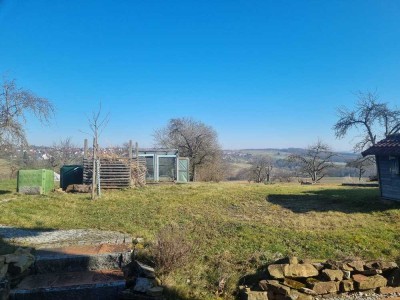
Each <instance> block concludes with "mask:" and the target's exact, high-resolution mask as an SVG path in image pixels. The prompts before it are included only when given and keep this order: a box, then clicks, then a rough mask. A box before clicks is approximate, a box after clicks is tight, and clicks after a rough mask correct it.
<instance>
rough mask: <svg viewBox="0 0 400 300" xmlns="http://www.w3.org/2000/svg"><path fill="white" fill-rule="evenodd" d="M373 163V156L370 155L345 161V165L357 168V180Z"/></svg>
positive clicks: (359, 179)
mask: <svg viewBox="0 0 400 300" xmlns="http://www.w3.org/2000/svg"><path fill="white" fill-rule="evenodd" d="M374 165H375V158H374V157H371V156H367V157H362V156H360V157H357V158H356V159H354V160H351V161H349V162H347V164H346V167H350V168H355V169H357V173H358V181H361V178H362V176H363V175H364V174H365V172H366V171H367V170H368V168H370V167H372V166H374Z"/></svg>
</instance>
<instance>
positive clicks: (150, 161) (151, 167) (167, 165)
mask: <svg viewBox="0 0 400 300" xmlns="http://www.w3.org/2000/svg"><path fill="white" fill-rule="evenodd" d="M138 155H139V157H144V158H145V159H146V169H147V171H146V181H147V182H151V181H153V182H168V181H170V182H172V181H177V182H188V181H189V159H188V158H186V157H179V151H178V150H177V149H157V148H146V149H139V152H138Z"/></svg>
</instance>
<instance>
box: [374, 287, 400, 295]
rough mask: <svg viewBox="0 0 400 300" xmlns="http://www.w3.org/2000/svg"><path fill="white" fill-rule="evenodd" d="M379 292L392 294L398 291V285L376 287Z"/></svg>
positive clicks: (399, 289) (399, 291) (399, 288)
mask: <svg viewBox="0 0 400 300" xmlns="http://www.w3.org/2000/svg"><path fill="white" fill-rule="evenodd" d="M378 293H379V294H394V293H400V286H398V287H393V286H383V287H380V288H379V289H378Z"/></svg>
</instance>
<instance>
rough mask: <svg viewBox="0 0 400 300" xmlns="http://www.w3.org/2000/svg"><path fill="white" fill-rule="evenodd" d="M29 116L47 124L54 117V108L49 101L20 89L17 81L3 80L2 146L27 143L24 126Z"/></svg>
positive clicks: (0, 109) (0, 102)
mask: <svg viewBox="0 0 400 300" xmlns="http://www.w3.org/2000/svg"><path fill="white" fill-rule="evenodd" d="M28 114H33V115H34V116H35V117H36V118H37V119H38V120H39V121H40V122H41V123H43V124H45V123H48V122H49V120H50V119H51V118H52V117H53V115H54V106H53V105H52V104H51V103H50V101H49V100H48V99H46V98H41V97H38V96H36V95H35V94H34V93H32V92H31V91H29V90H27V89H23V88H20V87H18V86H17V85H16V81H15V79H13V80H9V79H7V78H3V82H2V83H1V90H0V145H2V146H3V147H4V146H7V145H23V144H26V143H27V141H26V135H25V130H24V125H25V123H26V117H27V115H28Z"/></svg>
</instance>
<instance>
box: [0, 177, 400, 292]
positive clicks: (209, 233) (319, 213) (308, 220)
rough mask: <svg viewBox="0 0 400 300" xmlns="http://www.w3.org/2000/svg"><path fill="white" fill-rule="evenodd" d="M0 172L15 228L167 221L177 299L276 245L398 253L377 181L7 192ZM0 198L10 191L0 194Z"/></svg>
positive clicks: (134, 229) (397, 211)
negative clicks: (185, 251) (175, 241)
mask: <svg viewBox="0 0 400 300" xmlns="http://www.w3.org/2000/svg"><path fill="white" fill-rule="evenodd" d="M14 191H15V182H13V181H4V182H0V211H1V215H0V224H7V225H15V226H18V227H22V228H39V229H40V228H43V229H45V228H46V229H48V228H52V229H70V228H98V229H106V230H116V231H120V232H126V233H129V234H131V235H132V236H133V237H144V238H145V239H146V240H147V241H152V239H153V238H154V235H155V234H156V233H157V232H158V231H159V230H160V228H162V227H163V226H164V225H166V224H170V223H175V224H178V225H180V226H181V227H182V228H183V229H184V233H183V234H184V235H185V236H186V237H187V238H188V239H189V240H190V241H191V243H192V244H193V251H192V253H191V257H190V259H189V261H188V263H187V264H186V266H185V267H183V268H180V269H178V270H176V271H174V272H173V273H171V274H170V275H168V276H166V277H164V278H163V280H164V282H165V283H166V284H168V285H170V286H173V287H174V288H175V289H176V291H177V292H178V293H180V294H181V295H182V299H185V298H187V299H196V298H197V299H215V297H216V296H215V294H214V292H215V291H216V290H217V284H218V281H219V280H220V279H221V278H225V279H227V284H226V290H227V293H226V294H225V296H224V297H225V298H227V299H230V298H232V297H233V296H232V293H233V291H234V289H235V287H236V286H237V284H238V282H239V281H240V278H241V277H242V276H243V275H246V274H253V273H256V272H257V271H258V270H260V267H262V265H264V264H265V263H266V262H270V261H272V260H274V259H276V258H279V257H281V256H284V255H288V254H290V255H297V256H299V257H300V258H343V257H350V256H352V257H354V256H357V257H361V258H385V259H394V260H398V259H399V258H400V204H392V205H389V206H388V205H385V204H382V203H381V202H380V201H379V199H378V189H377V188H349V187H341V186H339V185H335V184H321V185H314V186H301V185H298V184H271V185H264V184H249V183H195V184H185V185H151V186H146V187H144V188H141V189H132V190H122V191H109V192H104V194H103V197H102V198H101V199H100V200H98V201H95V202H92V201H90V200H89V197H88V196H87V195H74V194H63V193H53V194H51V195H49V196H22V195H17V194H15V192H14ZM4 199H13V200H11V201H8V202H1V201H2V200H4Z"/></svg>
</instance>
